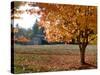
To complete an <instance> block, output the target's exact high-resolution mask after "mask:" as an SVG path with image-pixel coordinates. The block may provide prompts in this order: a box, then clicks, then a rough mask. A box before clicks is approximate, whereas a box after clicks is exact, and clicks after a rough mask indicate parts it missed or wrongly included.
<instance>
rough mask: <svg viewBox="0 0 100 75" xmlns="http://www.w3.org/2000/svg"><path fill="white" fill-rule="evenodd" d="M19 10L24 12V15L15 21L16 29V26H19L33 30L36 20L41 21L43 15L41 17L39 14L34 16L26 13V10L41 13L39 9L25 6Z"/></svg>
mask: <svg viewBox="0 0 100 75" xmlns="http://www.w3.org/2000/svg"><path fill="white" fill-rule="evenodd" d="M17 10H21V11H24V13H22V14H20V17H21V18H20V19H14V24H13V25H14V27H16V25H17V24H18V25H19V27H22V28H25V29H28V28H32V26H33V25H34V23H35V21H36V19H37V20H38V21H39V19H40V17H41V15H39V14H38V13H37V12H35V13H34V14H29V13H27V12H26V10H34V11H40V8H39V7H36V6H35V7H31V6H29V5H27V4H26V5H24V6H20V7H19V8H18V9H17Z"/></svg>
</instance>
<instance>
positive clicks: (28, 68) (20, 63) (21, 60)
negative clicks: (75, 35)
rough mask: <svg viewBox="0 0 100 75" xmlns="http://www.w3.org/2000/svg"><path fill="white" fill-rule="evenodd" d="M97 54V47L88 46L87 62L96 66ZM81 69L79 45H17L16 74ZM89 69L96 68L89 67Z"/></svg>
mask: <svg viewBox="0 0 100 75" xmlns="http://www.w3.org/2000/svg"><path fill="white" fill-rule="evenodd" d="M96 54H97V53H96V46H94V45H91V46H88V47H87V50H86V62H88V63H90V64H92V65H94V66H96V65H97V62H96ZM80 67H81V65H80V56H79V48H78V46H77V45H31V46H30V45H15V49H14V72H15V73H30V72H48V71H61V70H78V69H80ZM85 68H86V67H85ZM85 68H83V69H85ZM89 68H91V69H92V68H96V67H91V66H87V69H89Z"/></svg>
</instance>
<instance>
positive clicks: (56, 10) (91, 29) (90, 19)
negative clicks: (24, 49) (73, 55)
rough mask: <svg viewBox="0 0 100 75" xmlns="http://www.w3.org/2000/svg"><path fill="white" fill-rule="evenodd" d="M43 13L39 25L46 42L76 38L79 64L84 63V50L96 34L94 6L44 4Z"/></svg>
mask: <svg viewBox="0 0 100 75" xmlns="http://www.w3.org/2000/svg"><path fill="white" fill-rule="evenodd" d="M44 6H45V8H46V10H45V15H44V16H43V18H44V19H43V18H42V20H41V24H40V25H41V26H42V27H44V29H45V34H46V36H45V37H46V39H47V40H48V42H54V41H57V42H67V43H68V42H70V41H72V39H73V38H75V39H77V42H78V45H79V48H80V58H81V61H80V62H81V64H84V63H85V51H86V47H87V45H88V44H89V42H90V41H92V40H94V39H95V38H96V34H97V25H96V24H97V9H96V7H95V6H75V5H67V6H66V5H57V4H44V5H41V4H40V7H44Z"/></svg>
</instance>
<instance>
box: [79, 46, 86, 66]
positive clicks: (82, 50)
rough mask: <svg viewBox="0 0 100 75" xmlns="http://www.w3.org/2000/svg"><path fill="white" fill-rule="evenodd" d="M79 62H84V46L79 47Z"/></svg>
mask: <svg viewBox="0 0 100 75" xmlns="http://www.w3.org/2000/svg"><path fill="white" fill-rule="evenodd" d="M80 63H81V64H82V65H83V64H85V47H82V48H80Z"/></svg>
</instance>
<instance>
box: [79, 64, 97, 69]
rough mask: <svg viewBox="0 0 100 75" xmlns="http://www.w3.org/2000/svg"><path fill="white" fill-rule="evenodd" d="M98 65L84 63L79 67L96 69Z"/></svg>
mask: <svg viewBox="0 0 100 75" xmlns="http://www.w3.org/2000/svg"><path fill="white" fill-rule="evenodd" d="M96 68H97V66H95V65H93V64H89V63H84V64H82V65H81V66H80V67H79V68H78V69H96Z"/></svg>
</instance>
